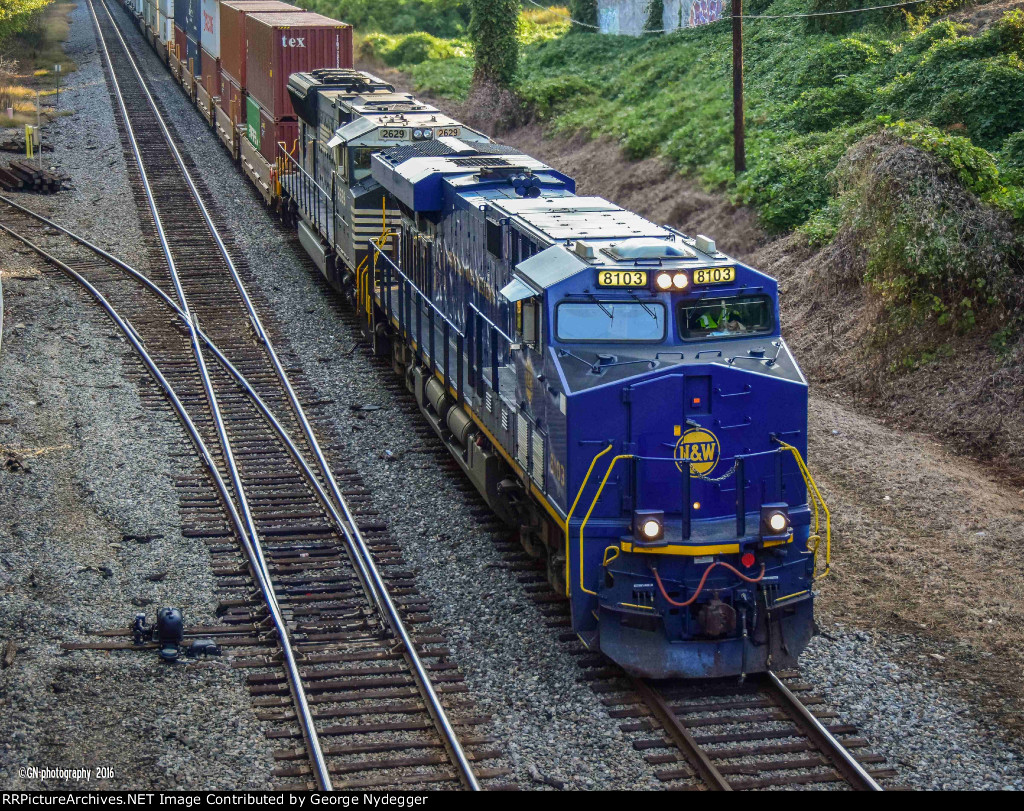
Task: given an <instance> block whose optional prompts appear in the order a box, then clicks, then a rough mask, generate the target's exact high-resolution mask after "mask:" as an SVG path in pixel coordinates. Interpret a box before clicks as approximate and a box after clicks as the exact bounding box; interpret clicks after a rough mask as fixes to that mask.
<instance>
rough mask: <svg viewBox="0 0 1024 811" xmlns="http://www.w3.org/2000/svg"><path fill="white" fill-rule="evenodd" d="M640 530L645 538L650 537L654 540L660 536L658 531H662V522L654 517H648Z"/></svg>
mask: <svg viewBox="0 0 1024 811" xmlns="http://www.w3.org/2000/svg"><path fill="white" fill-rule="evenodd" d="M640 531H641V532H643V534H644V537H645V538H649V539H650V540H652V541H653V540H654V539H655V538H657V537H658V533H659V532H661V524H659V523H658V522H657V521H655V520H654V519H653V518H648V519H647V520H646V521H644V523H643V526H642V527H640Z"/></svg>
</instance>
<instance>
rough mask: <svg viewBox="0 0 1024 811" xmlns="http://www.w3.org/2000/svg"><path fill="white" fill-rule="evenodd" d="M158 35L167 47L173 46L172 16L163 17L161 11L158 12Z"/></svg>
mask: <svg viewBox="0 0 1024 811" xmlns="http://www.w3.org/2000/svg"><path fill="white" fill-rule="evenodd" d="M157 33H158V34H159V35H160V41H161V42H162V43H163V44H164V45H166V46H167V47H168V48H171V47H173V43H174V17H165V16H164V14H163V12H161V13H160V28H159V29H158V30H157Z"/></svg>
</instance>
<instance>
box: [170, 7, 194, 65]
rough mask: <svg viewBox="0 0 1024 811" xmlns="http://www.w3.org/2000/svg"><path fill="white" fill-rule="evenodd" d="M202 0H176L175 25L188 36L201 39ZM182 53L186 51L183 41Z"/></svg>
mask: <svg viewBox="0 0 1024 811" xmlns="http://www.w3.org/2000/svg"><path fill="white" fill-rule="evenodd" d="M199 3H200V0H174V25H175V26H176V27H178V28H181V29H182V30H183V31H184V32H185V34H186V36H189V37H192V38H193V39H194V40H196V41H198V40H199V20H200V18H201V14H200V6H199ZM181 53H182V55H184V53H185V44H184V43H182V46H181Z"/></svg>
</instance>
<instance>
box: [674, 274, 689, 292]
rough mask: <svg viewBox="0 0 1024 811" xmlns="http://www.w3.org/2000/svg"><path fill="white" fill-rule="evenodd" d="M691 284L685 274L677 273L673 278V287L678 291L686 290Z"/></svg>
mask: <svg viewBox="0 0 1024 811" xmlns="http://www.w3.org/2000/svg"><path fill="white" fill-rule="evenodd" d="M689 283H690V280H689V279H688V278H686V274H685V273H677V274H676V275H675V276H673V277H672V286H673V287H675V289H676V290H685V289H686V286H687V285H688V284H689Z"/></svg>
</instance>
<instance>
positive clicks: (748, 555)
mask: <svg viewBox="0 0 1024 811" xmlns="http://www.w3.org/2000/svg"><path fill="white" fill-rule="evenodd" d="M755 561H756V559H755V558H754V553H753V552H744V553H743V557H741V558H740V563H742V564H743V568H744V569H749V568H750V567H751V566H753V565H754V563H755Z"/></svg>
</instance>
